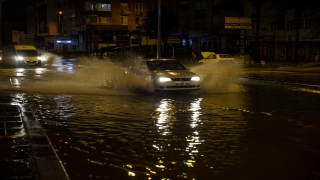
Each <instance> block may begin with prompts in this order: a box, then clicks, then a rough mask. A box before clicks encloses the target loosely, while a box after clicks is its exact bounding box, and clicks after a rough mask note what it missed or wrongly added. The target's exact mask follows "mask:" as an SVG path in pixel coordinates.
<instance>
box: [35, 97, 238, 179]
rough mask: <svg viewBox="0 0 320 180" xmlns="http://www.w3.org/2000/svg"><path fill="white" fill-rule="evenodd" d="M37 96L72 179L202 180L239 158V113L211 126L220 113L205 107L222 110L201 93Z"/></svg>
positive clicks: (39, 111) (45, 123)
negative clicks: (182, 94)
mask: <svg viewBox="0 0 320 180" xmlns="http://www.w3.org/2000/svg"><path fill="white" fill-rule="evenodd" d="M29 101H30V103H31V102H32V101H33V100H32V98H31V97H29ZM36 101H38V102H39V107H34V108H35V109H37V116H38V118H39V120H41V122H42V124H43V127H44V128H45V129H47V134H48V136H49V137H50V140H51V142H52V143H53V144H54V146H55V148H56V149H57V150H58V154H59V157H60V158H61V160H62V161H63V163H64V165H65V168H66V170H67V172H68V174H69V176H70V177H71V179H87V178H89V176H90V177H92V178H93V179H95V178H107V177H108V178H111V179H114V178H115V179H128V177H131V176H134V177H136V178H138V179H146V178H147V177H151V178H152V179H154V178H155V179H160V178H169V179H176V178H186V179H193V178H195V179H203V178H204V177H207V176H209V175H213V174H215V173H218V172H219V171H220V170H221V169H224V168H227V167H228V166H234V165H235V164H237V163H238V161H239V160H238V159H239V157H238V156H239V155H237V153H236V152H237V149H238V148H239V146H240V145H239V144H240V142H239V139H241V136H242V135H243V129H239V128H238V129H232V128H233V127H236V126H237V124H238V125H239V123H240V125H243V124H244V122H243V121H242V120H240V121H239V120H238V118H239V117H237V116H239V113H232V115H230V116H232V117H227V120H222V119H224V118H223V117H220V118H217V120H215V121H216V123H218V124H219V125H217V124H212V123H213V122H212V121H211V120H210V119H212V118H214V116H215V115H213V114H211V113H209V114H204V115H203V114H202V113H203V112H202V110H201V107H204V108H210V109H216V108H217V107H215V106H216V105H213V106H212V104H210V103H209V104H205V105H204V106H203V105H202V102H203V99H202V98H201V97H195V96H194V97H193V96H190V98H188V99H186V98H184V97H183V96H180V97H179V96H177V97H176V96H168V97H163V98H158V97H156V96H153V95H148V96H141V95H138V96H126V97H123V96H90V97H88V96H84V95H73V96H70V95H56V96H53V97H51V96H46V97H37V100H36ZM31 104H33V103H31ZM218 109H220V108H218ZM220 110H222V111H224V110H223V109H220ZM216 111H217V109H216ZM226 112H229V111H226ZM236 112H237V111H236ZM220 113H221V112H220ZM228 114H229V113H226V114H225V115H228ZM240 114H241V113H240ZM220 115H221V116H223V113H222V114H220ZM201 116H204V118H200V117H201ZM228 116H229V115H228ZM218 117H219V116H218ZM207 118H209V119H207ZM214 119H216V118H214ZM219 119H220V120H219ZM212 120H213V119H212ZM232 124H235V125H232ZM209 126H215V127H213V129H212V128H209V129H208V127H209ZM228 129H232V130H231V131H230V132H228ZM219 131H221V132H219ZM239 131H240V132H239ZM224 163H226V164H224Z"/></svg>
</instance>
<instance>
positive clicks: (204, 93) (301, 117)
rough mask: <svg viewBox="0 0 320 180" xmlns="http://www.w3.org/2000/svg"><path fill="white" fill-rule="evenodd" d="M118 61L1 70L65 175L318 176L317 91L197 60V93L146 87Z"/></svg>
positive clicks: (76, 179) (7, 87)
mask: <svg viewBox="0 0 320 180" xmlns="http://www.w3.org/2000/svg"><path fill="white" fill-rule="evenodd" d="M124 67H125V66H123V63H122V64H121V65H119V64H118V63H111V62H103V61H95V60H93V61H90V63H89V64H88V63H87V62H85V63H80V64H75V63H66V64H58V65H55V64H52V65H51V66H48V67H46V66H45V67H44V68H30V69H1V70H0V71H1V73H2V75H1V81H2V82H7V81H5V80H9V79H10V82H11V83H8V84H3V83H2V85H1V89H2V90H10V91H11V90H13V89H18V90H16V91H13V93H14V94H15V96H16V97H17V98H18V97H19V98H20V99H21V101H23V102H25V103H28V104H30V105H31V106H32V108H33V110H34V113H35V115H36V117H37V119H38V120H39V121H40V122H41V124H42V126H43V128H44V129H45V130H46V133H47V135H48V137H49V139H50V141H51V143H52V144H53V146H54V148H55V149H56V152H57V154H58V156H59V158H60V160H61V161H62V163H63V165H64V167H65V169H66V171H67V173H68V175H69V177H70V179H72V180H73V179H74V180H79V179H84V180H85V179H196V180H202V179H204V180H206V179H246V180H247V179H252V180H253V179H319V177H320V152H319V150H320V144H319V143H318V141H319V138H320V131H319V129H320V123H319V117H320V111H319V110H320V109H319V107H320V101H319V100H320V93H319V92H317V91H314V90H308V89H303V88H301V87H294V86H288V85H277V84H264V83H262V82H255V81H254V80H247V79H246V78H244V77H243V76H242V71H243V70H242V69H241V67H240V66H238V65H233V66H228V67H225V66H220V67H216V66H212V67H202V66H197V67H194V68H192V70H193V71H194V72H196V73H199V75H201V77H202V82H203V83H204V84H203V85H202V89H201V90H200V92H198V93H153V92H152V89H151V88H150V84H149V82H147V81H142V80H141V77H127V76H126V75H125V74H124V73H123V68H124Z"/></svg>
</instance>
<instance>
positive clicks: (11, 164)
mask: <svg viewBox="0 0 320 180" xmlns="http://www.w3.org/2000/svg"><path fill="white" fill-rule="evenodd" d="M245 76H246V77H248V78H249V79H254V80H261V81H270V82H278V83H283V84H296V85H300V86H306V87H311V88H316V89H320V63H318V62H311V63H294V64H292V63H272V64H271V63H270V64H268V63H267V64H250V65H247V67H246V70H245ZM14 94H15V93H14V92H9V91H3V90H1V89H0V151H1V153H0V157H1V158H0V179H18V180H22V179H23V180H31V179H32V180H64V179H69V177H68V174H67V172H66V171H65V169H64V167H63V165H62V164H61V162H60V160H59V158H58V156H57V154H56V153H55V150H54V148H53V146H52V144H51V143H50V140H49V139H48V137H47V135H46V133H45V132H44V130H43V129H42V126H41V124H40V123H39V122H38V121H37V119H36V118H35V116H34V113H33V110H32V108H31V107H30V106H29V105H28V104H27V103H25V102H23V101H22V100H21V99H19V97H17V96H15V95H14Z"/></svg>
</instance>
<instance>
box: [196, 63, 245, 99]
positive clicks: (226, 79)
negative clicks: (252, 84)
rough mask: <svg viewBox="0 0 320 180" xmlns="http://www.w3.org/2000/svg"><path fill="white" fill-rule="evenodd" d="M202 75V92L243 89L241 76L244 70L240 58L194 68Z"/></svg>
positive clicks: (226, 91)
mask: <svg viewBox="0 0 320 180" xmlns="http://www.w3.org/2000/svg"><path fill="white" fill-rule="evenodd" d="M192 71H193V72H195V73H197V74H198V75H199V76H200V77H201V92H202V93H207V94H210V93H233V92H239V91H242V86H241V85H240V80H239V77H241V74H242V72H243V69H242V63H241V61H240V60H235V61H232V62H225V63H205V64H201V65H197V66H195V67H193V68H192Z"/></svg>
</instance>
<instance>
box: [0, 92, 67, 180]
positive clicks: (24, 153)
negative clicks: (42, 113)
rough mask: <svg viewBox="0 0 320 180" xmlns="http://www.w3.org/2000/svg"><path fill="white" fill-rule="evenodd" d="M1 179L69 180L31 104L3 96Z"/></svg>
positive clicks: (0, 104)
mask: <svg viewBox="0 0 320 180" xmlns="http://www.w3.org/2000/svg"><path fill="white" fill-rule="evenodd" d="M0 122H1V124H2V126H0V130H1V131H2V133H1V134H0V150H1V152H2V153H1V155H0V157H1V160H0V167H1V168H0V179H35V180H69V177H68V175H67V173H66V171H65V169H64V167H63V165H62V164H61V162H60V160H59V158H58V156H57V154H56V152H55V151H54V148H53V146H52V144H51V142H50V140H49V139H48V137H47V135H46V133H45V132H44V130H43V128H42V126H41V124H40V123H39V122H38V121H37V120H36V118H35V117H34V114H33V110H32V109H31V107H30V106H29V105H28V104H23V103H20V102H19V100H17V99H15V98H13V97H10V95H4V96H0Z"/></svg>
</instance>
